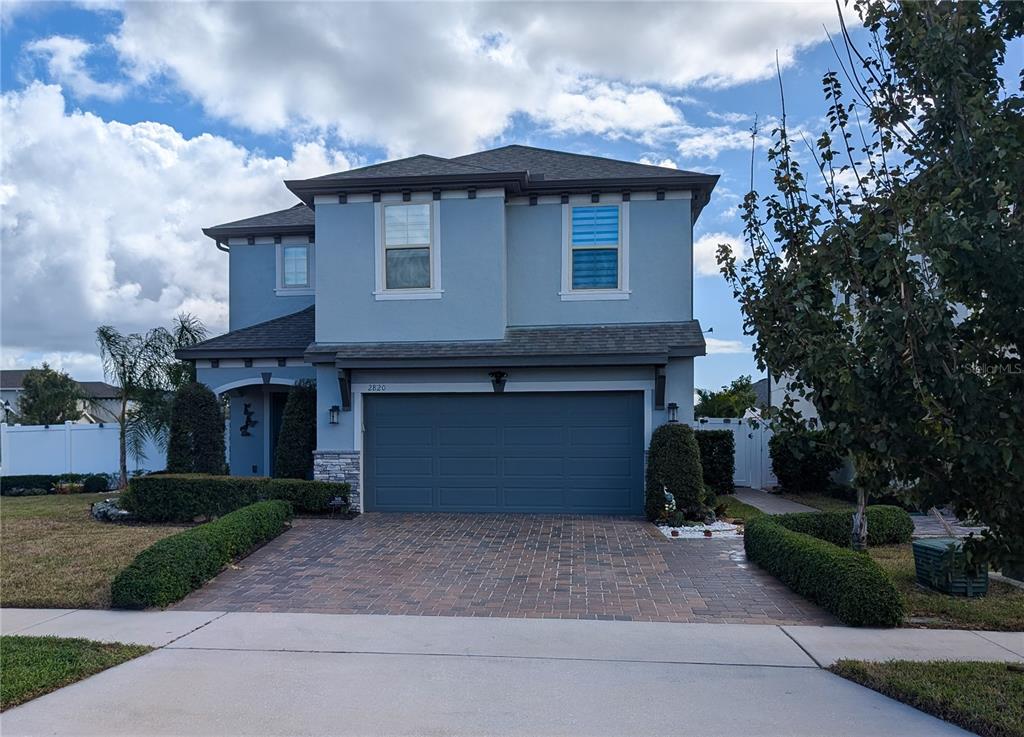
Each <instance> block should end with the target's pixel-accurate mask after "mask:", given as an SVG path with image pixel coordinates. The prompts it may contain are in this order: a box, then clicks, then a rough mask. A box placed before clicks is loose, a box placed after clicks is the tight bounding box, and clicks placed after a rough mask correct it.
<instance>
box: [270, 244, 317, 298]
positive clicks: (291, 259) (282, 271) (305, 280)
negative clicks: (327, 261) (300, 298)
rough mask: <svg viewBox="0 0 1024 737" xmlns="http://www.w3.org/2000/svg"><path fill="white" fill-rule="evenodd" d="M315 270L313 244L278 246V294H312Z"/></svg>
mask: <svg viewBox="0 0 1024 737" xmlns="http://www.w3.org/2000/svg"><path fill="white" fill-rule="evenodd" d="M315 270H316V267H315V264H314V254H313V244H312V243H308V244H307V243H278V244H277V290H276V291H277V294H279V295H286V296H294V295H298V294H312V293H313V284H314V273H315Z"/></svg>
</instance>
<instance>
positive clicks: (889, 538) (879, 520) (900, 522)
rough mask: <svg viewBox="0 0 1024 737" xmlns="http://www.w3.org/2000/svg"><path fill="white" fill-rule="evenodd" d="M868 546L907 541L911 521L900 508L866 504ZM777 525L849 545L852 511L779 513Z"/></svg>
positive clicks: (820, 538)
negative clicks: (867, 505)
mask: <svg viewBox="0 0 1024 737" xmlns="http://www.w3.org/2000/svg"><path fill="white" fill-rule="evenodd" d="M866 511H867V515H868V545H899V544H901V543H908V542H910V538H911V537H912V536H913V534H914V520H912V519H911V518H910V515H909V514H907V512H906V510H903V509H901V508H899V507H889V506H885V505H873V506H869V507H867V510H866ZM776 519H777V520H778V522H779V524H781V525H782V526H783V527H785V528H787V529H790V530H792V531H793V532H802V533H804V534H805V535H810V536H811V537H816V538H818V539H819V540H824V541H825V542H830V543H832V544H833V545H838V546H839V547H841V548H846V547H849V546H850V532H851V530H852V528H853V513H852V512H798V513H796V514H780V515H778V516H777V517H776Z"/></svg>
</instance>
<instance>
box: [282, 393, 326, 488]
mask: <svg viewBox="0 0 1024 737" xmlns="http://www.w3.org/2000/svg"><path fill="white" fill-rule="evenodd" d="M315 449H316V382H313V381H308V380H305V381H300V382H298V383H296V384H295V386H294V387H292V390H291V391H290V392H289V393H288V401H287V402H286V403H285V405H284V417H282V418H281V434H280V435H279V436H278V438H277V450H276V451H275V453H274V476H275V477H276V478H282V479H311V478H313V451H314V450H315Z"/></svg>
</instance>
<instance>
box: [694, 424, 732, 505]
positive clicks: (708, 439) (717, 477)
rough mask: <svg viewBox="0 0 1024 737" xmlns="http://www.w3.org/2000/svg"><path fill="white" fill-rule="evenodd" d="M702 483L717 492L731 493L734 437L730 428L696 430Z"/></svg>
mask: <svg viewBox="0 0 1024 737" xmlns="http://www.w3.org/2000/svg"><path fill="white" fill-rule="evenodd" d="M695 435H696V438H697V446H698V447H699V448H700V467H701V469H702V470H703V472H704V485H705V486H706V487H707V488H708V489H710V490H712V491H714V492H715V493H717V494H731V493H732V490H733V483H732V480H733V477H734V476H735V475H736V437H735V436H734V435H733V434H732V430H697V432H696V433H695Z"/></svg>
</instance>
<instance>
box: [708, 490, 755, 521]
mask: <svg viewBox="0 0 1024 737" xmlns="http://www.w3.org/2000/svg"><path fill="white" fill-rule="evenodd" d="M715 505H716V506H717V505H723V506H725V515H724V516H725V518H726V519H730V520H742V521H744V522H747V521H749V520H752V519H753V518H754V517H759V516H760V515H762V514H764V512H762V511H761V510H760V509H758V508H757V507H752V506H750V505H749V504H744V503H743V502H741V501H740V500H739V499H737V498H736V497H734V496H733V495H732V494H719V495H718V497H717V498H716V501H715Z"/></svg>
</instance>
